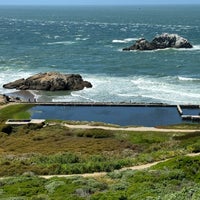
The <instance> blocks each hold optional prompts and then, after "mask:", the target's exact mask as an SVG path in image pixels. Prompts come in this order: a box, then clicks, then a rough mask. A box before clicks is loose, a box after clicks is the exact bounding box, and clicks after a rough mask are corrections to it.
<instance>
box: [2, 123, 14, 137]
mask: <svg viewBox="0 0 200 200" xmlns="http://www.w3.org/2000/svg"><path fill="white" fill-rule="evenodd" d="M12 131H13V127H12V126H11V125H9V124H6V125H3V126H1V127H0V132H3V133H6V134H8V135H9V134H11V133H12Z"/></svg>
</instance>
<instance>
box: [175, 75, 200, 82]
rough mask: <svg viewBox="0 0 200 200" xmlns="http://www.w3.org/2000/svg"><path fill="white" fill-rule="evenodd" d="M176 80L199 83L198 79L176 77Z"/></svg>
mask: <svg viewBox="0 0 200 200" xmlns="http://www.w3.org/2000/svg"><path fill="white" fill-rule="evenodd" d="M178 80H180V81H200V78H190V77H182V76H178Z"/></svg>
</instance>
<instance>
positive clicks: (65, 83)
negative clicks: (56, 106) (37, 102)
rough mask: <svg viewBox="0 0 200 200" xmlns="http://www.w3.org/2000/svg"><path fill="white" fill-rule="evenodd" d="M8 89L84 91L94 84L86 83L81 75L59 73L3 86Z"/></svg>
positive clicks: (49, 73) (40, 75)
mask: <svg viewBox="0 0 200 200" xmlns="http://www.w3.org/2000/svg"><path fill="white" fill-rule="evenodd" d="M3 87H4V88H7V89H17V90H46V91H61V90H82V89H84V88H85V87H86V88H91V87H92V84H91V83H90V82H88V81H84V80H83V79H82V77H81V75H79V74H61V73H58V72H47V73H39V74H36V75H33V76H31V77H29V78H27V79H24V78H22V79H19V80H16V81H14V82H10V83H7V84H5V85H3Z"/></svg>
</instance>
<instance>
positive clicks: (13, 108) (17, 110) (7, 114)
mask: <svg viewBox="0 0 200 200" xmlns="http://www.w3.org/2000/svg"><path fill="white" fill-rule="evenodd" d="M32 106H33V105H30V104H16V105H10V106H7V107H5V108H2V109H0V120H1V121H5V120H7V119H29V118H30V116H31V115H30V113H29V112H27V110H28V109H30V108H31V107H32Z"/></svg>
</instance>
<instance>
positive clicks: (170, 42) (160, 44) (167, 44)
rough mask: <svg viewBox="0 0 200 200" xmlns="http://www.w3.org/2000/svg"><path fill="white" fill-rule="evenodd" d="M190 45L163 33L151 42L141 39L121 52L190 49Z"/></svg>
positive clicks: (185, 40)
mask: <svg viewBox="0 0 200 200" xmlns="http://www.w3.org/2000/svg"><path fill="white" fill-rule="evenodd" d="M192 47H193V46H192V44H190V42H188V40H187V39H185V38H183V37H181V36H179V35H177V34H169V33H163V34H161V35H157V36H156V37H155V38H154V39H153V40H152V41H151V42H148V41H147V40H146V39H144V38H141V39H139V40H137V41H136V42H135V44H133V45H132V46H130V47H126V48H124V49H123V51H130V50H141V51H144V50H156V49H166V48H192Z"/></svg>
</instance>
